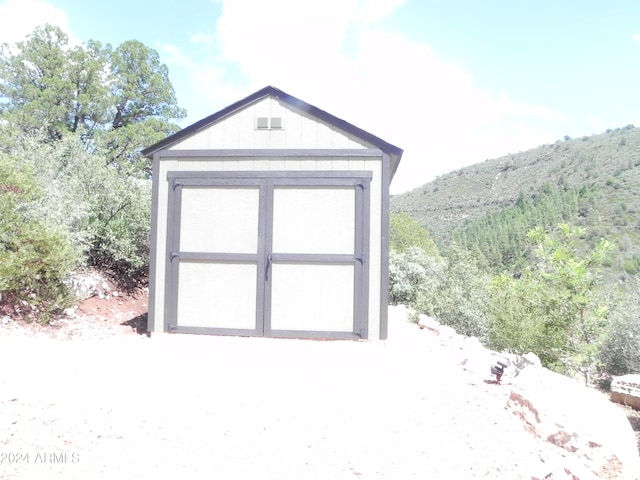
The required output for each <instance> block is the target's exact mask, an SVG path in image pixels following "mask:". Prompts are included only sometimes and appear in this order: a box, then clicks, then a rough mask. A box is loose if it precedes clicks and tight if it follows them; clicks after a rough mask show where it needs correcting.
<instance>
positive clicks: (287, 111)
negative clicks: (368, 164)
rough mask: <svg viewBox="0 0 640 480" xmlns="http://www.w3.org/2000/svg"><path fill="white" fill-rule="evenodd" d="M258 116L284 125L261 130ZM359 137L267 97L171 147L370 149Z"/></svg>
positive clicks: (195, 148) (196, 148)
mask: <svg viewBox="0 0 640 480" xmlns="http://www.w3.org/2000/svg"><path fill="white" fill-rule="evenodd" d="M258 117H268V118H271V117H278V118H281V119H282V127H281V128H278V129H264V130H261V129H258V128H257V125H256V121H257V118H258ZM370 146H371V145H368V144H366V143H364V142H362V141H361V140H359V139H356V138H354V137H351V136H349V135H347V134H345V133H344V132H342V131H339V130H337V129H335V128H332V127H331V126H329V125H327V124H325V123H322V122H320V121H318V120H317V119H315V118H314V117H310V116H307V115H305V114H304V112H301V111H295V110H292V109H291V107H290V106H285V105H283V104H282V103H281V102H280V101H279V100H278V99H275V98H272V97H267V98H264V99H262V100H261V101H259V102H256V103H254V104H252V105H250V106H248V107H246V108H244V109H242V110H240V111H238V112H236V113H235V114H234V115H231V116H229V117H227V118H225V120H224V121H221V122H218V123H215V124H213V125H211V126H209V127H208V128H206V129H204V130H202V131H201V132H199V133H198V134H197V135H193V136H191V137H189V138H187V139H185V140H183V141H182V142H180V143H178V144H176V145H174V146H173V147H171V150H182V149H186V150H209V149H237V148H247V149H279V148H305V149H314V148H323V149H351V148H369V147H370Z"/></svg>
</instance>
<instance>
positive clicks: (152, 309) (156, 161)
mask: <svg viewBox="0 0 640 480" xmlns="http://www.w3.org/2000/svg"><path fill="white" fill-rule="evenodd" d="M151 172H152V173H151V179H152V182H151V231H150V236H149V242H150V245H149V304H148V307H147V308H148V311H147V331H148V332H153V331H155V322H156V291H157V288H158V286H157V285H156V282H157V281H158V275H157V274H156V270H157V261H156V260H157V255H158V190H159V189H160V182H159V179H158V175H160V154H159V153H155V154H154V155H153V166H152V171H151ZM165 245H166V244H165Z"/></svg>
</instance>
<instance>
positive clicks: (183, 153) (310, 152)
mask: <svg viewBox="0 0 640 480" xmlns="http://www.w3.org/2000/svg"><path fill="white" fill-rule="evenodd" d="M158 153H159V155H160V158H217V157H223V158H246V157H322V158H324V157H379V156H380V155H381V153H382V151H381V150H379V149H376V148H357V149H354V148H349V149H345V148H343V149H340V148H315V149H302V148H282V149H253V148H237V149H232V150H231V149H224V150H223V149H212V150H162V151H160V152H158Z"/></svg>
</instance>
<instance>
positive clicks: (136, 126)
mask: <svg viewBox="0 0 640 480" xmlns="http://www.w3.org/2000/svg"><path fill="white" fill-rule="evenodd" d="M184 116H185V111H184V110H183V109H181V108H180V107H178V105H177V101H176V97H175V94H174V91H173V87H172V86H171V82H170V81H169V72H168V69H167V67H166V66H165V65H163V64H162V63H161V62H160V59H159V56H158V54H157V52H155V51H154V50H152V49H150V48H148V47H147V46H145V45H144V44H142V43H141V42H138V41H135V40H131V41H127V42H124V43H123V44H121V45H120V46H118V47H117V48H115V49H113V48H112V47H111V45H109V44H102V43H100V42H98V41H95V40H90V41H88V42H87V43H85V44H83V45H70V43H69V39H68V37H67V35H66V34H65V33H64V32H63V31H62V30H61V29H60V28H58V27H56V26H53V25H44V26H42V27H39V28H36V29H35V30H34V31H33V32H32V33H31V34H30V35H28V36H27V37H26V38H25V40H24V41H22V42H18V43H16V44H14V45H9V44H4V45H2V47H1V48H0V155H2V168H3V169H2V175H3V177H2V179H1V180H0V182H1V183H0V185H4V186H3V187H2V188H3V190H0V212H1V215H2V216H1V217H0V225H1V227H0V232H1V233H0V236H1V240H0V251H1V252H2V253H1V255H3V257H2V264H1V265H0V295H2V301H3V302H6V301H8V298H9V297H16V298H25V299H27V300H25V301H30V302H31V303H32V304H36V303H37V304H39V305H41V306H42V305H44V304H45V303H46V302H49V304H50V305H56V304H59V303H60V302H58V301H57V300H56V297H57V296H59V294H60V292H61V290H59V287H60V285H61V283H60V282H61V281H62V279H63V278H64V277H65V275H67V274H68V273H69V272H70V271H71V270H72V269H77V268H82V267H84V266H93V267H97V268H100V269H102V270H103V271H106V273H112V274H113V275H114V276H115V279H116V280H118V281H120V282H121V283H126V284H128V285H131V284H132V283H137V282H139V281H142V280H144V277H145V276H146V272H147V268H148V251H149V227H150V225H149V223H150V205H151V192H150V181H149V175H150V167H149V165H148V161H147V160H146V159H145V158H143V157H141V154H140V150H141V149H142V148H143V147H145V146H148V145H150V144H152V143H154V142H156V141H158V140H160V139H162V138H164V137H165V136H167V135H169V134H171V133H174V132H175V131H177V130H178V126H177V125H175V124H174V123H172V122H173V121H174V120H177V119H180V118H183V117H184ZM47 289H48V290H47ZM38 308H40V307H38Z"/></svg>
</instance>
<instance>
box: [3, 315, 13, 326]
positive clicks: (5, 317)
mask: <svg viewBox="0 0 640 480" xmlns="http://www.w3.org/2000/svg"><path fill="white" fill-rule="evenodd" d="M9 322H11V317H9V316H8V315H5V316H4V317H2V324H3V325H6V324H7V323H9Z"/></svg>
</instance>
